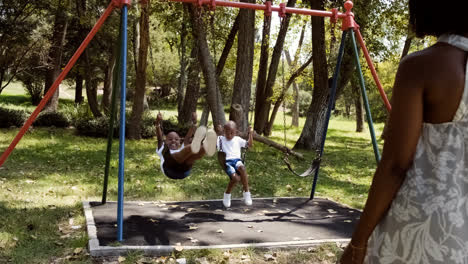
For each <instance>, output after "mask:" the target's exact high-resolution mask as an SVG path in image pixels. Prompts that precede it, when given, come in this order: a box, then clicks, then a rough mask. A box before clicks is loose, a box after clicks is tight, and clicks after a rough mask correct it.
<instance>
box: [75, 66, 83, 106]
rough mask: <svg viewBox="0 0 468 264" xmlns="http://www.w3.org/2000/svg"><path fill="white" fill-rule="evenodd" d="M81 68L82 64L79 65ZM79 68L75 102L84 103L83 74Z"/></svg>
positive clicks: (76, 78) (76, 79)
mask: <svg viewBox="0 0 468 264" xmlns="http://www.w3.org/2000/svg"><path fill="white" fill-rule="evenodd" d="M78 67H79V68H81V65H78ZM80 70H81V69H79V70H78V71H77V73H76V76H75V104H81V103H83V74H81V71H80Z"/></svg>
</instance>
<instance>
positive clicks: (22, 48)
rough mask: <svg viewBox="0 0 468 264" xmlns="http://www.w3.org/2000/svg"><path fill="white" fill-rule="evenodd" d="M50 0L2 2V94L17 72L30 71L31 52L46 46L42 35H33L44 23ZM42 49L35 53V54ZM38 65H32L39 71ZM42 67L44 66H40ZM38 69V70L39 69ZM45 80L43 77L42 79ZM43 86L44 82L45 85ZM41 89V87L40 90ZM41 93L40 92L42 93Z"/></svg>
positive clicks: (0, 62)
mask: <svg viewBox="0 0 468 264" xmlns="http://www.w3.org/2000/svg"><path fill="white" fill-rule="evenodd" d="M49 4H50V3H49V2H48V1H45V0H44V1H30V0H15V1H2V2H1V4H0V94H1V93H2V91H3V89H5V87H7V86H8V84H10V82H11V81H12V80H13V79H15V77H16V76H17V74H18V73H20V72H22V71H24V70H31V67H30V65H28V61H29V62H30V61H31V60H29V58H30V57H31V56H32V57H34V56H35V55H31V56H29V55H30V52H31V51H36V50H37V49H38V47H39V48H40V49H42V48H43V46H42V45H43V44H45V43H43V41H41V39H42V36H37V34H34V32H36V29H37V28H39V27H41V26H43V24H44V22H43V20H42V19H40V18H42V17H43V16H45V15H44V14H42V13H43V12H45V10H47V8H50V7H49ZM38 53H42V52H36V54H38ZM37 66H38V65H34V66H33V67H32V68H34V69H36V70H37ZM41 66H42V65H41ZM36 72H37V71H36ZM41 79H42V78H41ZM42 85H43V84H42ZM41 90H42V89H41ZM39 95H40V93H39Z"/></svg>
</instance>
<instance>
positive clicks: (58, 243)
mask: <svg viewBox="0 0 468 264" xmlns="http://www.w3.org/2000/svg"><path fill="white" fill-rule="evenodd" d="M54 244H55V245H57V246H63V243H61V242H58V241H55V242H54Z"/></svg>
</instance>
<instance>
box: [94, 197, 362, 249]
mask: <svg viewBox="0 0 468 264" xmlns="http://www.w3.org/2000/svg"><path fill="white" fill-rule="evenodd" d="M91 209H92V213H93V217H94V222H95V225H96V228H97V236H98V240H99V245H100V246H106V245H112V243H113V242H115V241H116V237H117V225H116V218H117V203H115V202H108V203H107V204H105V205H100V203H96V202H92V203H91ZM359 216H360V212H359V211H358V210H355V209H351V208H348V207H345V206H342V205H340V204H337V203H335V202H333V201H329V200H325V199H319V198H315V199H314V200H309V199H308V198H264V199H254V200H253V205H252V206H246V205H244V204H243V202H242V201H241V200H232V205H231V208H229V209H225V208H224V206H223V204H222V202H221V200H210V201H192V202H163V201H160V202H126V203H125V204H124V229H123V230H124V232H123V237H124V241H123V242H122V244H123V245H182V246H210V245H229V244H244V243H268V242H284V241H304V240H332V239H346V238H350V237H351V234H352V230H353V228H354V225H355V223H356V221H357V220H358V219H359Z"/></svg>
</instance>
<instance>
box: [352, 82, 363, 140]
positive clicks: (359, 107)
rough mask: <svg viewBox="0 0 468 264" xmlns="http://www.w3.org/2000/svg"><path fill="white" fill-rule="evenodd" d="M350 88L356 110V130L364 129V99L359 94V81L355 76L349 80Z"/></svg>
mask: <svg viewBox="0 0 468 264" xmlns="http://www.w3.org/2000/svg"><path fill="white" fill-rule="evenodd" d="M351 89H352V91H353V98H354V107H355V110H356V132H362V131H364V108H363V107H364V101H363V99H362V96H361V90H360V86H359V83H358V82H357V80H355V78H353V79H352V81H351Z"/></svg>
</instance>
